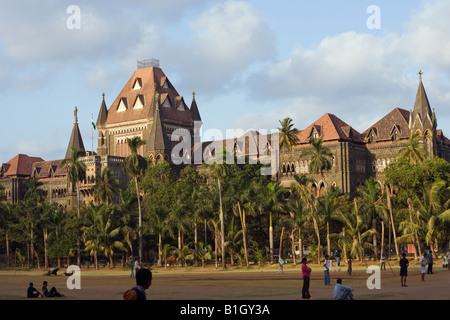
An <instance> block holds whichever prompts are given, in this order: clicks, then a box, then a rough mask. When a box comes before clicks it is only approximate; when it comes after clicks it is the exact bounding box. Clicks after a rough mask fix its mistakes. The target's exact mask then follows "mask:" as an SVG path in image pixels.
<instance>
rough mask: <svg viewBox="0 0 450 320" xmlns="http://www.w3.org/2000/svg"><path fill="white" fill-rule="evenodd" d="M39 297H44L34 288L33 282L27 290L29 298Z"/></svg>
mask: <svg viewBox="0 0 450 320" xmlns="http://www.w3.org/2000/svg"><path fill="white" fill-rule="evenodd" d="M39 296H41V297H44V295H43V294H42V293H40V292H39V291H38V290H37V289H36V288H35V287H33V282H30V286H29V287H28V289H27V298H37V297H39Z"/></svg>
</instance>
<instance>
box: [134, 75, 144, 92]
mask: <svg viewBox="0 0 450 320" xmlns="http://www.w3.org/2000/svg"><path fill="white" fill-rule="evenodd" d="M141 88H142V79H141V78H136V80H134V84H133V90H139V89H141Z"/></svg>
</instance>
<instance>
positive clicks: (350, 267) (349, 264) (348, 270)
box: [347, 257, 353, 276]
mask: <svg viewBox="0 0 450 320" xmlns="http://www.w3.org/2000/svg"><path fill="white" fill-rule="evenodd" d="M352 263H353V260H352V257H348V260H347V266H348V268H347V274H348V275H349V276H351V275H352Z"/></svg>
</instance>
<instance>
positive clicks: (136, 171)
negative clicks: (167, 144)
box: [123, 137, 147, 262]
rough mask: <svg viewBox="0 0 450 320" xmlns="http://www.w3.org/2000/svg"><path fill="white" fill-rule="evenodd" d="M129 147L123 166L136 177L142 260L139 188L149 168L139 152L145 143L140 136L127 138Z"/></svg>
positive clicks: (130, 174) (129, 173) (140, 256)
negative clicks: (140, 180) (129, 152)
mask: <svg viewBox="0 0 450 320" xmlns="http://www.w3.org/2000/svg"><path fill="white" fill-rule="evenodd" d="M127 144H128V147H129V148H130V150H131V155H129V156H128V157H126V158H125V160H124V161H123V168H124V170H125V172H126V173H127V174H128V175H129V176H130V177H131V178H133V179H134V181H135V185H136V197H137V201H138V210H139V261H140V262H142V209H141V192H140V189H139V179H140V178H141V177H142V175H143V174H144V172H145V170H146V169H147V161H146V160H145V159H144V158H143V157H142V156H141V155H139V154H138V149H139V147H141V146H143V145H144V144H145V141H142V140H141V138H140V137H133V138H131V139H130V138H127Z"/></svg>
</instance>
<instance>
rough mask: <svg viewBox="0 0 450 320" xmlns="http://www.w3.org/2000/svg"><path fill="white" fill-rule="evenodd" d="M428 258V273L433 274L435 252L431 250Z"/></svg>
mask: <svg viewBox="0 0 450 320" xmlns="http://www.w3.org/2000/svg"><path fill="white" fill-rule="evenodd" d="M427 258H428V270H427V273H428V274H433V252H431V251H429V253H428V256H427Z"/></svg>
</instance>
